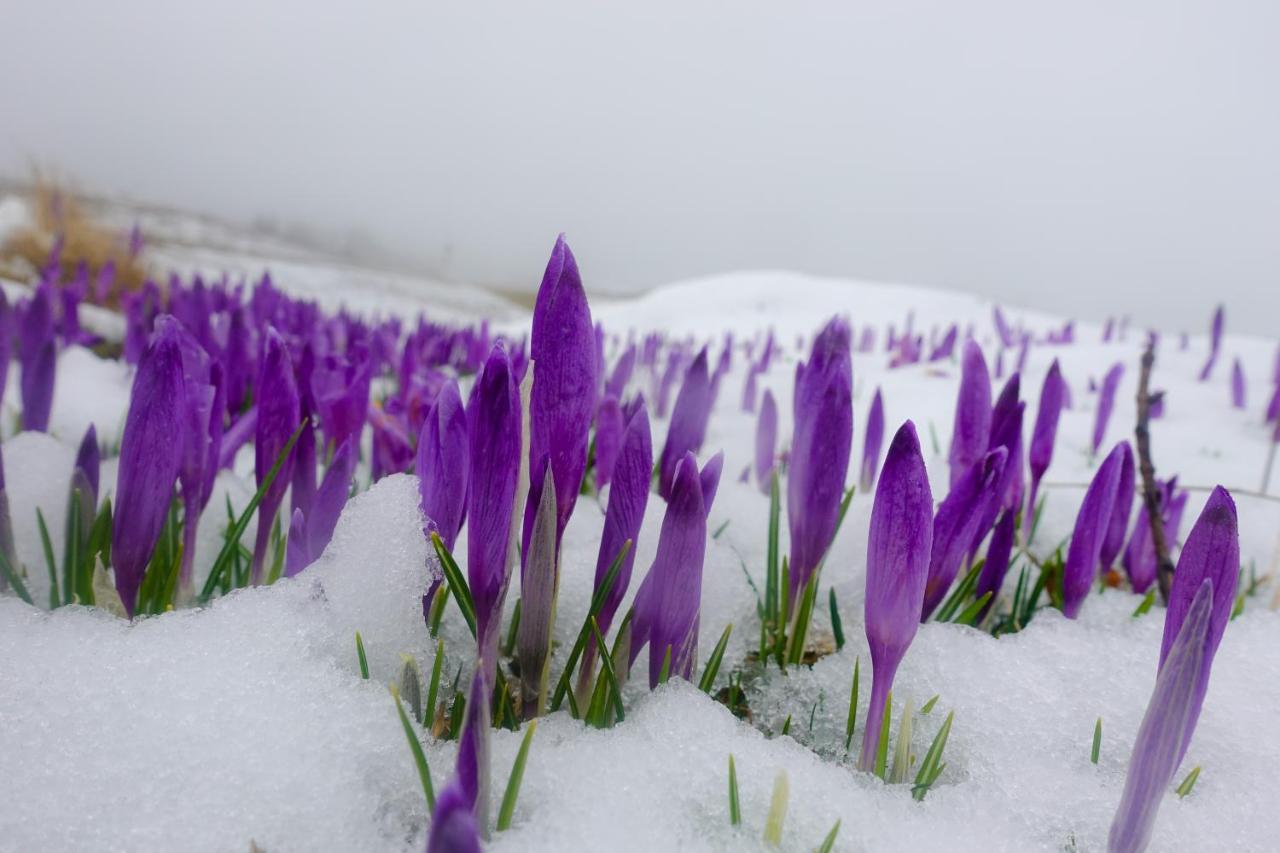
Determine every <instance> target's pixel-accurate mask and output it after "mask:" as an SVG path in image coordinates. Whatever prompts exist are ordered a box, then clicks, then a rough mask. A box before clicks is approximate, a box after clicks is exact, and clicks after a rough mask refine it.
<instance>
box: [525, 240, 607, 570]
mask: <svg viewBox="0 0 1280 853" xmlns="http://www.w3.org/2000/svg"><path fill="white" fill-rule="evenodd" d="M595 340H596V337H595V332H594V330H593V327H592V325H591V309H590V308H589V307H588V305H587V294H586V291H584V290H583V288H582V278H581V276H579V275H578V262H577V261H576V260H575V259H574V257H573V252H571V251H570V250H569V246H568V244H567V243H565V240H564V235H563V234H561V235H560V236H559V237H558V238H557V239H556V245H555V248H554V249H552V251H551V259H550V260H549V261H548V262H547V269H546V272H545V273H544V274H543V276H542V285H541V286H540V287H539V288H538V298H537V302H536V304H535V305H534V308H533V333H532V335H531V337H530V339H529V355H530V357H531V358H532V359H533V387H532V389H531V390H530V392H529V484H530V487H529V498H528V502H527V503H526V504H525V512H524V536H523V538H522V540H521V541H522V543H523V548H524V549H527V548H528V545H529V536H530V534H531V533H532V530H533V521H534V517H535V515H536V513H537V508H538V503H539V500H540V499H541V493H542V484H543V480H544V477H543V474H544V471H543V468H542V466H544V465H546V464H550V466H551V473H552V475H553V479H554V482H555V490H556V547H557V552H558V549H559V542H560V537H561V536H563V535H564V527H565V525H566V524H567V523H568V521H569V516H570V515H572V514H573V507H574V505H575V504H576V503H577V500H578V492H579V490H580V488H581V486H582V474H583V472H584V471H585V470H586V467H587V442H588V439H589V437H590V431H591V416H592V414H593V413H594V412H595V399H596V398H595V394H596V388H597V386H596V353H595ZM522 577H523V575H522Z"/></svg>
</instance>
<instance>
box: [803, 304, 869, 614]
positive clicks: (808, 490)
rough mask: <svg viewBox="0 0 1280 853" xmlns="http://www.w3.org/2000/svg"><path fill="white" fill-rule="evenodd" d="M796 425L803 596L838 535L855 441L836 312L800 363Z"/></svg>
mask: <svg viewBox="0 0 1280 853" xmlns="http://www.w3.org/2000/svg"><path fill="white" fill-rule="evenodd" d="M797 376H798V380H797V382H796V387H795V397H794V399H793V405H792V408H793V413H794V420H795V430H794V434H793V438H792V441H791V456H790V466H791V467H790V471H789V472H788V474H787V522H788V526H789V528H790V532H791V562H790V568H791V574H790V578H791V590H790V593H791V594H790V597H789V598H788V601H789V602H791V603H792V604H793V605H794V603H795V602H796V601H798V600H799V594H798V593H799V591H800V590H801V589H803V588H804V586H805V584H807V583H808V582H809V577H810V575H812V574H813V572H814V570H815V569H816V568H817V567H818V564H819V563H820V562H821V561H822V558H823V556H824V555H825V554H826V552H827V549H828V548H829V547H831V540H832V539H833V538H834V537H835V532H836V521H837V519H838V517H839V514H840V501H841V500H842V498H843V497H844V486H845V478H846V477H847V476H848V473H849V454H850V452H851V450H852V446H853V364H852V361H851V359H850V355H849V325H848V324H847V323H846V322H844V320H841V319H840V318H838V317H837V318H833V319H832V320H831V321H830V322H828V323H827V325H826V326H824V327H823V329H822V331H821V332H819V333H818V336H817V337H816V338H815V339H814V341H813V349H812V351H811V352H810V354H809V361H808V362H807V363H804V364H803V369H801V366H800V365H797Z"/></svg>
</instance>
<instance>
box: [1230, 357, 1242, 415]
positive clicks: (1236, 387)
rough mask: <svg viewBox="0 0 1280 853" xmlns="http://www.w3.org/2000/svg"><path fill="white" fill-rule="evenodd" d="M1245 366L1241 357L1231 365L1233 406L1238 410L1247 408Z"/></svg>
mask: <svg viewBox="0 0 1280 853" xmlns="http://www.w3.org/2000/svg"><path fill="white" fill-rule="evenodd" d="M1245 401H1246V400H1245V381H1244V365H1243V364H1241V363H1240V358H1239V356H1237V357H1236V360H1235V361H1234V362H1232V364H1231V405H1232V406H1233V407H1235V408H1237V409H1243V408H1244V407H1245Z"/></svg>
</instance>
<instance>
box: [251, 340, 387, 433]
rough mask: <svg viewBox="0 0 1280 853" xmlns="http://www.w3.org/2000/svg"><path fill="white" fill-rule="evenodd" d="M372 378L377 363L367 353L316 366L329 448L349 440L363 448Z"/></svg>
mask: <svg viewBox="0 0 1280 853" xmlns="http://www.w3.org/2000/svg"><path fill="white" fill-rule="evenodd" d="M352 359H354V360H352ZM372 377H373V362H372V360H371V359H369V358H368V354H367V353H363V352H361V353H356V354H354V355H353V356H352V358H350V359H340V358H338V357H335V356H328V357H326V358H324V359H322V360H321V361H320V362H319V363H317V364H316V366H315V368H314V370H313V372H312V374H311V390H312V394H313V395H314V398H315V405H316V410H317V411H318V412H319V413H320V428H321V429H322V430H323V431H324V436H325V445H326V447H328V448H330V449H333V448H336V447H338V446H339V445H341V444H342V443H343V442H344V441H346V440H347V439H349V438H350V439H353V441H352V443H353V444H354V445H355V446H356V447H359V446H360V434H361V432H363V431H364V424H365V420H366V418H367V417H368V411H369V384H370V382H371V381H372ZM259 400H261V395H259ZM295 426H296V424H295Z"/></svg>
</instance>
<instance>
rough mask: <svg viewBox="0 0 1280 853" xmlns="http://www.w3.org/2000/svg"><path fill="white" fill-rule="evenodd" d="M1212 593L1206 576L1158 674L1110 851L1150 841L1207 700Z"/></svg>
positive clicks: (1119, 852)
mask: <svg viewBox="0 0 1280 853" xmlns="http://www.w3.org/2000/svg"><path fill="white" fill-rule="evenodd" d="M1213 597H1214V588H1213V581H1212V580H1210V579H1208V578H1205V579H1204V580H1203V582H1201V583H1200V584H1199V586H1198V587H1197V589H1196V594H1195V597H1194V598H1193V599H1192V601H1191V606H1190V608H1189V609H1188V610H1187V611H1186V619H1185V621H1184V622H1183V623H1182V625H1181V626H1180V630H1179V631H1178V633H1177V634H1176V635H1175V640H1174V642H1173V643H1172V644H1171V645H1170V649H1169V657H1168V659H1167V660H1166V661H1165V666H1164V667H1163V668H1162V669H1161V670H1160V674H1159V675H1158V676H1157V677H1156V686H1155V689H1154V690H1153V691H1152V693H1151V701H1150V702H1148V703H1147V713H1146V714H1145V715H1144V716H1143V718H1142V725H1141V726H1140V727H1139V728H1138V736H1137V738H1136V739H1135V740H1134V743H1133V753H1132V754H1131V755H1130V758H1129V770H1128V772H1127V773H1126V775H1125V782H1124V794H1123V795H1122V796H1121V798H1120V806H1119V808H1118V809H1117V810H1116V816H1115V818H1114V820H1113V821H1112V823H1111V832H1110V835H1109V837H1108V839H1107V849H1108V850H1109V851H1110V853H1141V851H1143V850H1145V849H1146V848H1147V844H1148V843H1150V841H1151V831H1152V829H1153V828H1154V826H1155V820H1156V812H1157V811H1158V810H1159V808H1160V801H1161V800H1162V799H1164V796H1165V793H1166V792H1167V791H1168V789H1169V785H1170V784H1171V783H1172V782H1173V777H1174V773H1175V772H1176V771H1177V769H1178V764H1179V763H1180V762H1181V761H1182V755H1183V752H1184V750H1185V744H1187V743H1188V742H1190V740H1191V735H1192V733H1193V732H1194V731H1195V725H1196V719H1197V718H1198V717H1199V715H1200V707H1201V706H1202V705H1203V703H1204V692H1203V690H1202V689H1201V686H1200V685H1201V684H1202V683H1203V682H1205V680H1206V676H1207V674H1208V673H1207V670H1208V668H1209V665H1210V661H1211V659H1212V657H1213V650H1212V649H1211V648H1209V645H1210V643H1209V633H1210V630H1211V621H1212V617H1211V609H1212V608H1211V602H1212V599H1213ZM1166 624H1167V623H1166Z"/></svg>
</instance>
